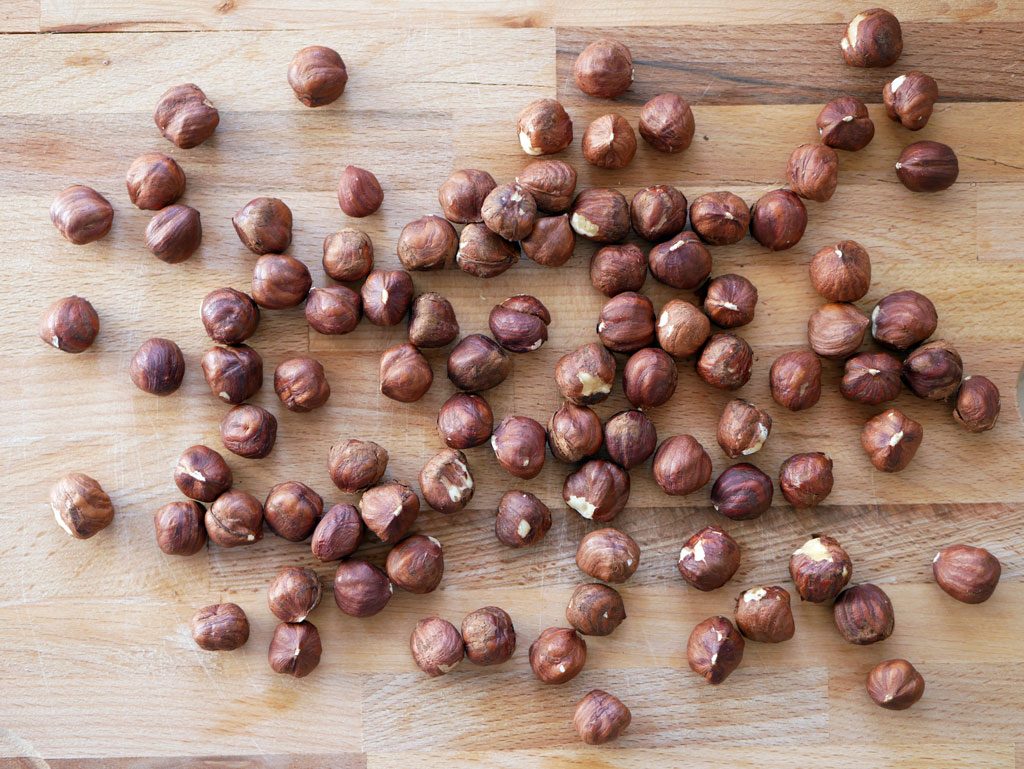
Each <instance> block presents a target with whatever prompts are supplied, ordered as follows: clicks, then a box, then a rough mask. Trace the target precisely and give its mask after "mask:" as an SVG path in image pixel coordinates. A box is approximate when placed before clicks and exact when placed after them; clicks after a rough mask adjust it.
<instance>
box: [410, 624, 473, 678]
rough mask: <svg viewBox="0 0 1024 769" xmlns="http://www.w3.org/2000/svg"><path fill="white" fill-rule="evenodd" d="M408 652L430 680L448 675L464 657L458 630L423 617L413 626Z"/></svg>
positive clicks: (450, 625)
mask: <svg viewBox="0 0 1024 769" xmlns="http://www.w3.org/2000/svg"><path fill="white" fill-rule="evenodd" d="M409 649H410V651H411V652H412V659H413V662H415V663H416V666H417V667H418V668H419V669H420V670H422V671H423V672H424V673H426V674H427V675H428V676H430V677H431V678H434V677H436V676H441V675H444V674H445V673H448V672H449V671H451V670H452V669H453V668H454V667H455V666H456V665H458V664H459V663H460V662H462V660H463V658H464V657H465V656H466V647H465V645H464V644H463V643H462V634H461V633H460V632H459V629H458V628H457V627H455V625H453V624H452V623H451V622H449V621H448V620H446V619H441V618H440V617H424V618H423V619H421V620H420V621H419V622H417V623H416V627H414V628H413V630H412V635H411V636H410V637H409Z"/></svg>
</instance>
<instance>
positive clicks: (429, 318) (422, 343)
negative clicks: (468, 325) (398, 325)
mask: <svg viewBox="0 0 1024 769" xmlns="http://www.w3.org/2000/svg"><path fill="white" fill-rule="evenodd" d="M458 336H459V320H458V318H456V317H455V308H454V307H452V303H451V302H449V301H448V300H447V299H445V298H444V297H443V296H441V295H440V294H435V293H434V292H432V291H429V292H427V293H425V294H420V295H419V296H417V297H416V298H415V299H414V300H413V303H412V309H411V310H410V311H409V342H410V344H413V345H415V346H416V347H420V348H423V347H445V346H446V345H449V344H451V343H452V342H454V341H455V340H456V339H457V338H458Z"/></svg>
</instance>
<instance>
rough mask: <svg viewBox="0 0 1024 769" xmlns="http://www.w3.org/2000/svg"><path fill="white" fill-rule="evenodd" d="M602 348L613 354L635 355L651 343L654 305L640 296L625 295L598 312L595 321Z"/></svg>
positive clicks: (635, 294) (630, 293)
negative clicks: (630, 353) (631, 353)
mask: <svg viewBox="0 0 1024 769" xmlns="http://www.w3.org/2000/svg"><path fill="white" fill-rule="evenodd" d="M597 335H598V336H599V337H600V338H601V344H603V345H604V346H605V347H607V348H608V349H609V350H612V351H613V352H635V351H637V350H639V349H640V348H642V347H646V346H647V345H649V344H651V343H652V342H653V341H654V305H653V304H651V300H650V299H648V298H647V297H646V296H644V295H643V294H638V293H636V292H635V291H624V292H623V293H621V294H616V295H615V296H613V297H612V298H611V299H609V300H608V301H607V302H605V303H604V307H602V308H601V315H600V317H599V318H598V321H597Z"/></svg>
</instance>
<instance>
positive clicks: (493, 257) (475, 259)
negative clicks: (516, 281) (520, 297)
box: [455, 222, 519, 278]
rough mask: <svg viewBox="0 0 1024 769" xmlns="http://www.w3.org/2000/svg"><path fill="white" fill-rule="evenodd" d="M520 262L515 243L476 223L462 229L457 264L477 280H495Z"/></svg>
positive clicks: (456, 256) (456, 255) (456, 258)
mask: <svg viewBox="0 0 1024 769" xmlns="http://www.w3.org/2000/svg"><path fill="white" fill-rule="evenodd" d="M518 261H519V252H518V250H517V249H516V246H515V244H514V243H509V242H508V241H507V240H505V239H504V238H502V237H500V236H499V235H496V234H495V233H493V232H491V231H490V230H489V229H488V228H487V226H486V225H484V224H478V223H476V222H474V223H472V224H467V225H466V226H465V227H463V228H462V234H461V235H460V236H459V250H458V252H456V254H455V263H456V264H457V265H458V266H459V269H460V270H462V271H463V272H468V273H469V274H470V275H473V276H475V277H477V278H494V277H497V276H498V275H501V273H503V272H505V270H507V269H509V268H510V267H512V265H514V264H515V263H516V262H518Z"/></svg>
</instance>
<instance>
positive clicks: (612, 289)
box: [590, 243, 647, 296]
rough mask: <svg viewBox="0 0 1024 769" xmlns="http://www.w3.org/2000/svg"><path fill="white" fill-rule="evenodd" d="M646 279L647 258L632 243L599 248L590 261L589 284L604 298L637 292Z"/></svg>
mask: <svg viewBox="0 0 1024 769" xmlns="http://www.w3.org/2000/svg"><path fill="white" fill-rule="evenodd" d="M646 278H647V256H646V255H645V254H644V252H643V251H641V250H640V248H639V247H638V246H636V245H634V244H632V243H623V244H622V245H613V246H605V247H604V248H599V249H598V250H597V251H596V252H595V253H594V256H593V257H591V259H590V283H591V284H592V285H593V286H594V288H596V289H597V290H598V291H600V292H601V293H602V294H604V295H605V296H615V295H616V294H621V293H623V292H624V291H639V290H640V288H641V287H642V286H643V284H644V280H646Z"/></svg>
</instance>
